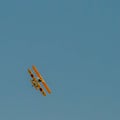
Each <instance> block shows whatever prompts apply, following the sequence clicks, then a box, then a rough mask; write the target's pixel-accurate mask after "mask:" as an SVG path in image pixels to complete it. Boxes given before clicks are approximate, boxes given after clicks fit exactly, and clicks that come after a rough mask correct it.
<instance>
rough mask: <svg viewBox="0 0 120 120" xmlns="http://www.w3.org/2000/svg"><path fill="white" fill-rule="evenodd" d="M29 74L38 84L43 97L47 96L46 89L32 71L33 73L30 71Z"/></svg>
mask: <svg viewBox="0 0 120 120" xmlns="http://www.w3.org/2000/svg"><path fill="white" fill-rule="evenodd" d="M28 73H29V74H30V76H31V77H32V79H33V80H34V81H35V82H37V84H38V88H39V90H40V92H41V93H42V95H43V96H46V93H45V91H44V89H43V88H42V87H41V86H40V83H39V82H38V81H37V80H36V78H35V77H34V75H33V73H32V71H31V70H30V69H28Z"/></svg>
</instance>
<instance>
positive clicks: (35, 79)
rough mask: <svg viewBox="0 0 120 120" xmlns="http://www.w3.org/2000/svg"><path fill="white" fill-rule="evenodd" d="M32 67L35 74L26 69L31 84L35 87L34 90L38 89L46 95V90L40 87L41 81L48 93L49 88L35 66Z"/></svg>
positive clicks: (49, 91)
mask: <svg viewBox="0 0 120 120" xmlns="http://www.w3.org/2000/svg"><path fill="white" fill-rule="evenodd" d="M32 69H33V71H34V73H35V76H34V74H33V72H32V70H30V69H28V73H29V74H30V76H31V78H32V80H30V81H31V83H32V86H33V87H34V88H35V89H36V90H39V91H40V92H41V93H42V95H43V96H46V92H45V90H44V89H43V88H42V87H41V83H42V85H43V86H44V88H45V89H46V91H47V92H48V93H49V94H50V93H51V90H50V88H49V87H48V85H47V83H46V82H45V80H44V79H43V77H42V76H41V74H40V73H39V71H38V70H37V68H36V66H34V65H33V66H32Z"/></svg>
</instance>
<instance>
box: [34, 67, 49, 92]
mask: <svg viewBox="0 0 120 120" xmlns="http://www.w3.org/2000/svg"><path fill="white" fill-rule="evenodd" d="M32 69H33V70H34V72H35V73H36V75H37V76H38V77H39V79H40V80H41V82H42V84H43V85H44V87H45V88H46V90H47V92H48V93H51V90H50V88H49V87H48V85H47V84H46V82H45V80H44V79H43V78H42V76H41V74H40V73H39V72H38V70H37V68H36V67H35V66H34V65H33V66H32Z"/></svg>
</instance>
